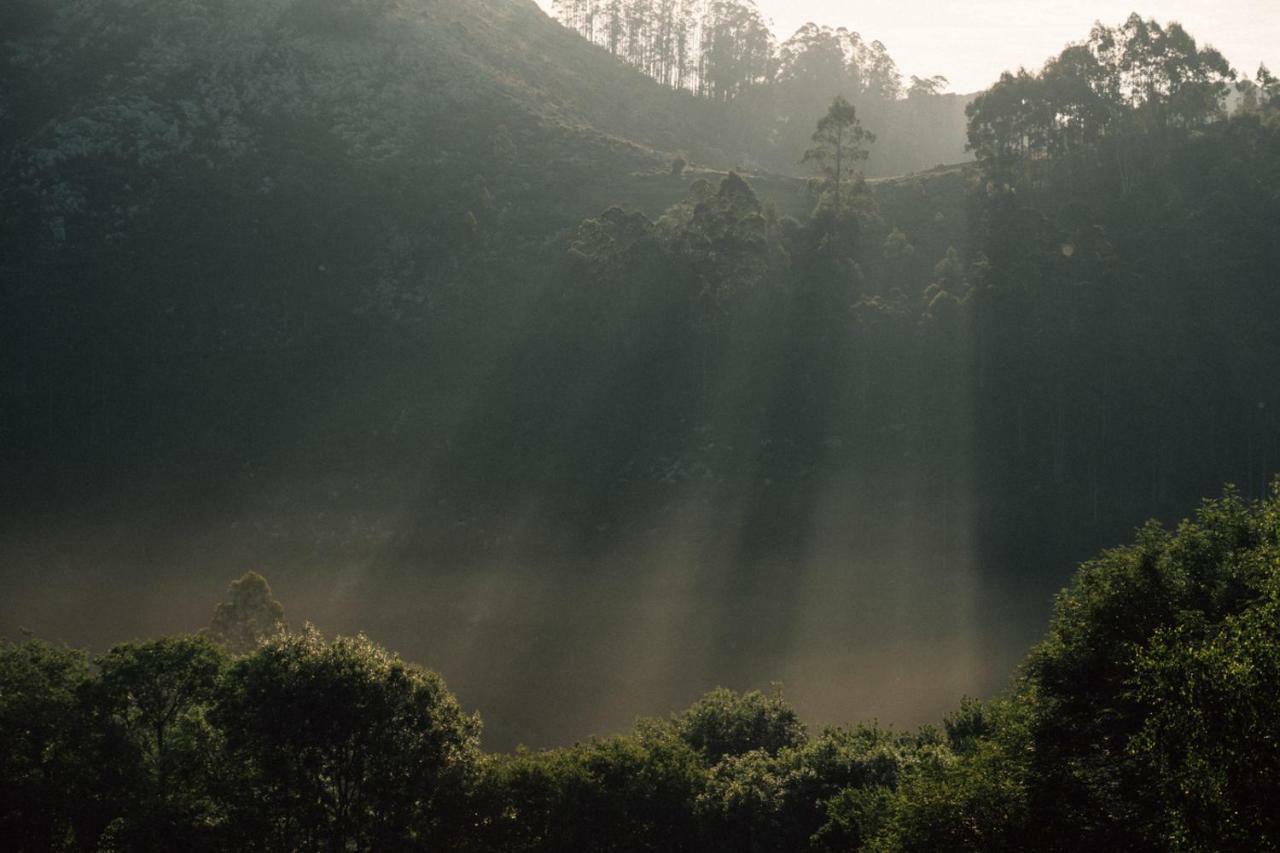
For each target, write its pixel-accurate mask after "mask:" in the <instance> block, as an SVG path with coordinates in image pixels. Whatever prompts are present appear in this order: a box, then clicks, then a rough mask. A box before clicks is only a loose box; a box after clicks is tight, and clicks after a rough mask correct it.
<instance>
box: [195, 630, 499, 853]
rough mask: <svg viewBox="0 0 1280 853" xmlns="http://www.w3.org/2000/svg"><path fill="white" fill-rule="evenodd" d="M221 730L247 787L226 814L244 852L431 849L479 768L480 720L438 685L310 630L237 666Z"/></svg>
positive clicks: (367, 646)
mask: <svg viewBox="0 0 1280 853" xmlns="http://www.w3.org/2000/svg"><path fill="white" fill-rule="evenodd" d="M213 719H214V720H215V721H216V723H217V724H218V725H219V727H220V728H221V729H222V732H223V735H224V737H225V738H226V744H227V752H228V757H229V758H230V760H232V761H233V762H234V764H235V765H236V766H237V767H239V768H240V770H241V773H242V777H243V778H242V779H241V780H240V783H239V785H237V786H236V787H235V789H234V792H233V795H232V801H231V803H230V807H231V811H232V820H231V825H232V829H233V831H234V832H236V833H238V834H239V835H240V836H241V839H240V843H241V844H242V845H244V846H242V847H241V848H240V849H245V848H252V849H256V848H258V847H260V846H265V847H267V848H268V849H286V850H346V849H351V847H352V846H353V845H354V847H355V849H360V850H403V849H407V848H409V847H411V846H413V840H414V839H418V840H419V841H420V842H425V843H427V844H432V843H434V841H435V840H437V839H438V838H439V836H441V835H442V834H444V833H446V832H447V831H448V829H449V826H450V821H449V819H448V817H447V814H448V812H449V809H447V808H446V804H448V803H450V802H451V798H452V797H453V795H454V794H455V793H456V792H458V791H460V790H464V789H465V786H466V785H467V784H468V781H469V778H470V776H471V773H472V771H473V770H474V768H475V765H476V761H477V758H478V741H479V729H480V722H479V719H478V718H477V717H474V716H469V715H467V714H465V713H463V711H462V709H461V707H460V706H459V705H458V701H457V699H455V698H454V696H453V695H452V694H451V693H450V692H449V691H448V689H447V688H446V686H445V683H444V680H443V679H442V678H440V676H439V675H437V674H435V673H434V672H429V671H427V670H425V669H421V668H419V667H416V666H413V665H411V664H407V663H405V662H404V661H402V660H401V659H400V658H399V657H397V656H396V655H393V654H391V653H390V652H388V651H386V650H385V649H382V648H380V647H378V646H377V645H375V644H374V643H372V642H370V641H369V640H368V639H367V638H365V637H363V636H358V637H338V638H337V639H334V640H332V641H328V640H325V639H324V638H323V637H322V636H321V635H320V634H319V632H318V631H316V630H315V629H314V628H312V627H311V626H307V628H306V629H305V630H303V631H302V632H301V633H298V634H282V635H279V636H277V637H274V638H271V639H268V640H267V641H266V642H264V643H263V644H262V645H261V646H260V647H259V648H258V649H257V650H256V651H255V652H253V653H252V654H250V655H248V656H247V657H244V658H241V659H240V660H239V661H237V662H236V663H235V664H234V665H233V666H232V668H231V670H230V672H229V673H228V677H227V679H226V684H225V687H224V689H223V692H222V695H221V697H220V701H219V702H218V705H217V707H216V709H215V711H214V714H213Z"/></svg>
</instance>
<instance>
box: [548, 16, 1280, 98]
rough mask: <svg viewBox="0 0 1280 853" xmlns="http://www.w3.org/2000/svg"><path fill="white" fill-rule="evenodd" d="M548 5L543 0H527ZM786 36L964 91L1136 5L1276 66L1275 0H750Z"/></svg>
mask: <svg viewBox="0 0 1280 853" xmlns="http://www.w3.org/2000/svg"><path fill="white" fill-rule="evenodd" d="M537 2H538V3H539V4H541V5H542V6H543V7H544V8H548V9H549V8H550V6H551V0H537ZM757 4H758V5H759V6H760V9H761V11H763V12H764V13H765V15H766V16H767V17H769V18H770V19H771V20H772V22H773V29H774V32H775V33H777V34H778V36H779V37H781V38H784V39H785V38H786V37H787V36H789V35H790V34H791V33H793V32H795V30H796V29H797V28H798V27H799V26H800V25H801V24H803V23H805V22H806V21H815V22H817V23H820V24H830V25H832V26H843V27H848V28H849V29H851V30H856V31H857V32H858V33H861V34H862V36H863V37H864V38H866V39H868V40H872V39H879V40H880V41H882V42H884V43H885V46H886V47H888V48H889V53H890V55H892V56H893V58H894V60H895V61H896V62H897V63H898V67H899V69H900V70H901V71H902V73H903V74H904V75H911V74H918V75H920V76H928V75H930V74H942V75H944V76H946V77H947V78H948V79H949V80H950V81H951V91H954V92H973V91H977V90H980V89H985V88H986V87H987V86H990V85H991V84H992V83H993V82H995V80H996V78H998V77H999V76H1000V72H1002V71H1005V70H1011V69H1016V68H1017V67H1019V66H1026V67H1027V68H1039V67H1040V66H1041V65H1042V64H1043V63H1044V61H1045V60H1046V59H1048V58H1049V57H1050V56H1053V55H1055V54H1057V53H1058V52H1059V51H1060V50H1061V49H1062V48H1063V47H1064V46H1065V45H1066V44H1067V42H1072V41H1080V40H1081V39H1084V38H1085V37H1087V36H1088V34H1089V28H1090V27H1091V26H1092V25H1093V22H1094V21H1097V20H1101V21H1102V22H1103V23H1106V24H1118V23H1120V22H1121V21H1123V20H1124V19H1125V18H1127V17H1129V13H1130V12H1138V13H1139V14H1141V15H1143V16H1144V17H1148V18H1156V19H1157V20H1159V21H1161V22H1162V23H1164V22H1168V21H1179V22H1181V23H1182V25H1183V26H1184V27H1186V28H1187V31H1188V32H1190V33H1191V34H1192V35H1193V36H1195V37H1196V39H1197V40H1199V41H1200V43H1202V44H1204V43H1208V44H1211V45H1213V46H1214V47H1216V48H1218V50H1220V51H1222V53H1223V54H1224V55H1225V56H1226V57H1227V60H1228V61H1230V62H1231V64H1232V65H1233V66H1234V67H1235V68H1236V70H1238V71H1240V72H1241V73H1244V74H1248V75H1249V76H1250V77H1252V76H1253V73H1254V71H1256V70H1257V67H1258V63H1259V62H1265V63H1267V65H1268V66H1269V67H1270V68H1271V69H1272V70H1273V71H1275V70H1278V69H1280V0H1158V2H1141V0H1074V2H1073V0H757Z"/></svg>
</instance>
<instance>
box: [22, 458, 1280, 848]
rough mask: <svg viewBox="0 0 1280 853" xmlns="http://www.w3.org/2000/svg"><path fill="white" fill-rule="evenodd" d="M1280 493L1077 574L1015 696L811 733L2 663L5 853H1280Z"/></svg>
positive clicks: (133, 648) (317, 658)
mask: <svg viewBox="0 0 1280 853" xmlns="http://www.w3.org/2000/svg"><path fill="white" fill-rule="evenodd" d="M1278 611H1280V484H1277V486H1276V489H1275V491H1274V493H1273V496H1272V497H1271V498H1270V499H1268V500H1266V501H1262V502H1255V503H1252V504H1249V503H1246V502H1244V501H1243V500H1241V499H1240V498H1239V497H1238V496H1237V495H1236V494H1235V493H1234V492H1231V491H1229V492H1228V493H1227V494H1226V496H1225V497H1223V498H1222V499H1220V500H1216V501H1207V502H1205V503H1204V504H1203V506H1202V507H1201V509H1200V511H1199V512H1198V513H1197V514H1196V516H1195V518H1194V519H1192V520H1188V521H1184V522H1183V523H1182V524H1181V525H1180V526H1179V527H1178V528H1177V529H1176V530H1173V531H1169V530H1166V529H1164V528H1162V527H1160V526H1158V525H1155V524H1150V525H1147V526H1146V527H1144V528H1143V529H1142V530H1141V531H1140V532H1139V535H1138V538H1137V540H1136V541H1135V542H1134V543H1133V544H1132V545H1129V546H1126V547H1122V548H1116V549H1113V550H1110V551H1107V552H1105V553H1104V554H1102V555H1101V556H1099V557H1097V558H1096V559H1094V560H1092V561H1090V562H1088V563H1086V564H1084V565H1083V566H1082V567H1081V568H1080V571H1079V573H1078V574H1077V576H1076V579H1075V581H1074V583H1073V584H1072V585H1071V587H1070V588H1069V589H1067V590H1065V591H1064V592H1062V593H1061V595H1060V596H1059V598H1058V601H1057V605H1056V609H1055V615H1054V618H1053V621H1052V623H1051V625H1050V628H1049V632H1048V635H1047V637H1046V638H1045V639H1044V641H1043V642H1041V643H1040V644H1039V645H1038V646H1037V647H1036V648H1035V649H1034V650H1033V651H1032V653H1031V655H1030V657H1029V658H1028V659H1027V662H1026V664H1025V666H1024V668H1023V670H1022V673H1021V674H1020V676H1019V677H1018V679H1017V680H1016V681H1015V683H1014V685H1013V686H1012V687H1011V688H1010V690H1009V691H1008V692H1007V694H1006V695H1005V696H1003V697H1001V698H999V699H996V700H993V701H991V702H989V703H987V704H980V703H977V702H974V701H965V702H964V703H963V704H962V705H961V707H960V708H959V709H958V710H957V711H956V712H955V713H953V714H952V715H950V716H948V717H947V718H946V719H945V720H944V722H943V725H942V726H941V727H925V728H923V729H921V730H919V731H917V732H913V733H895V732H892V731H887V730H884V729H881V728H878V727H876V726H857V727H853V728H833V729H828V730H824V731H822V732H819V733H817V734H813V735H811V734H809V733H808V732H807V731H806V729H805V727H804V726H803V725H802V724H801V723H800V721H799V720H798V718H797V716H796V714H795V712H794V711H793V710H792V709H791V708H790V707H789V706H788V705H787V704H786V702H785V701H784V700H783V699H782V697H781V695H780V693H777V692H774V693H772V694H767V695H766V694H762V693H759V692H749V693H735V692H733V691H730V690H723V689H721V690H715V691H713V692H711V693H709V694H707V695H706V696H705V697H703V698H702V699H701V700H699V701H698V702H697V703H695V704H694V705H693V706H692V707H690V708H689V709H688V710H686V711H683V712H681V713H679V714H676V715H674V716H672V717H671V718H669V719H665V720H661V719H647V720H640V721H639V722H637V723H636V725H635V728H634V729H633V731H631V732H629V733H627V734H623V735H618V736H615V737H610V738H604V739H593V740H590V741H587V742H584V743H579V744H576V745H574V746H572V747H569V748H565V749H553V750H546V751H539V752H530V751H527V750H523V749H522V750H519V751H517V752H515V753H512V754H491V755H484V754H481V753H480V752H479V751H478V749H477V737H478V721H477V719H476V718H474V717H469V716H467V715H465V714H464V713H463V712H462V711H461V710H460V709H459V707H458V705H457V702H456V700H455V699H454V698H453V697H452V696H451V695H450V694H449V693H448V692H447V691H446V689H445V687H444V684H443V682H442V681H441V680H440V679H439V677H438V676H436V675H435V674H433V673H430V672H426V671H424V670H421V669H419V668H417V667H414V666H411V665H408V664H405V663H403V662H402V661H400V660H399V659H398V658H397V657H395V656H394V655H391V654H389V653H387V652H386V651H384V650H382V649H380V648H379V647H377V646H376V645H374V644H373V643H371V642H370V641H369V640H367V639H366V638H364V637H357V638H354V639H352V638H339V639H336V640H333V641H327V640H325V639H323V638H322V637H321V636H320V635H319V634H318V633H317V632H316V631H315V630H314V629H313V628H310V627H308V628H306V629H305V630H303V631H302V632H301V633H297V634H286V635H277V636H273V637H270V638H267V639H264V640H263V641H262V642H261V644H260V645H259V646H258V648H256V649H254V650H252V651H250V652H248V653H247V654H245V655H241V656H236V657H233V656H231V655H230V654H229V653H228V652H227V651H225V650H224V649H223V648H221V647H219V646H216V645H214V644H213V643H211V642H210V641H209V640H207V639H204V638H174V639H167V640H159V641H152V642H145V643H131V644H127V645H122V646H118V647H116V648H114V649H112V650H111V651H110V652H108V653H107V654H105V655H103V656H101V657H99V658H97V659H96V660H95V661H93V663H92V665H90V664H89V663H88V661H87V660H86V658H85V656H84V655H82V654H79V653H77V652H72V651H68V650H63V649H59V648H56V647H53V646H50V645H47V644H44V643H41V642H38V641H35V640H27V641H25V642H21V643H5V644H4V645H3V646H2V647H0V736H2V737H3V739H4V743H5V744H6V750H5V754H4V757H3V763H0V792H3V795H4V796H3V803H4V808H3V811H2V812H0V838H3V840H4V841H5V842H6V849H10V850H15V851H46V850H120V849H127V850H137V851H144V850H173V849H193V850H264V851H290V850H317V851H318V850H335V849H337V850H352V849H354V850H459V851H471V850H475V851H481V850H483V851H565V850H575V851H628V853H640V851H660V850H661V851H684V850H687V851H694V850H699V851H721V850H723V851H726V853H728V851H736V853H740V851H759V852H760V853H765V851H768V852H769V853H797V851H815V853H817V851H853V850H867V851H883V852H884V853H888V851H921V853H923V852H924V851H937V850H949V851H965V850H972V851H1028V853H1030V851H1047V850H1061V851H1086V850H1139V851H1141V850H1150V851H1170V850H1171V851H1205V850H1236V849H1241V850H1243V849H1250V850H1257V851H1268V850H1275V849H1277V844H1276V841H1275V839H1276V829H1277V827H1276V817H1275V814H1274V809H1273V808H1271V806H1272V805H1273V804H1274V801H1275V797H1276V796H1277V795H1280V777H1278V776H1277V773H1276V767H1277V766H1278V762H1280V747H1278V745H1277V744H1278V742H1280V741H1278V738H1280V714H1278V713H1277V709H1276V704H1275V702H1274V701H1273V699H1274V697H1273V696H1272V691H1273V688H1274V683H1275V678H1276V677H1277V675H1280V652H1278V651H1277V650H1280V629H1278V625H1280V622H1277V612H1278Z"/></svg>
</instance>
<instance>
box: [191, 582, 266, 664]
mask: <svg viewBox="0 0 1280 853" xmlns="http://www.w3.org/2000/svg"><path fill="white" fill-rule="evenodd" d="M283 630H284V607H283V606H282V605H281V604H280V602H278V601H276V599H275V596H274V595H272V593H271V584H269V583H267V579H266V578H264V577H263V576H262V575H260V574H258V573H257V572H245V573H244V575H243V576H242V577H241V578H240V579H239V580H235V581H232V582H231V586H230V588H229V589H228V590H227V600H226V601H224V602H222V603H221V604H219V605H218V608H217V610H215V611H214V614H213V621H211V622H210V623H209V627H208V628H205V629H204V631H203V632H202V633H203V634H204V635H205V636H207V637H208V638H209V639H211V640H213V641H214V642H215V643H218V644H219V645H221V646H224V647H225V648H226V649H227V650H228V651H230V652H231V653H232V654H237V655H243V654H248V653H249V652H251V651H253V650H254V649H255V648H257V647H258V644H259V643H261V642H262V641H263V640H264V639H265V638H267V637H271V636H275V635H277V634H279V633H280V632H281V631H283Z"/></svg>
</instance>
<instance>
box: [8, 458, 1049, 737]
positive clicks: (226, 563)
mask: <svg viewBox="0 0 1280 853" xmlns="http://www.w3.org/2000/svg"><path fill="white" fill-rule="evenodd" d="M762 488H764V489H765V490H766V491H767V489H768V487H762ZM731 491H732V490H731V489H727V488H726V487H723V486H721V487H718V488H691V489H686V490H685V492H686V494H685V495H683V496H682V497H680V498H678V499H676V500H673V501H671V502H670V503H669V504H667V505H666V506H664V507H662V508H661V509H659V510H656V511H654V512H653V513H651V514H650V515H649V516H648V517H646V518H643V519H635V520H634V521H633V523H630V524H628V526H627V528H626V529H619V530H601V531H596V536H595V537H594V538H593V540H592V541H591V542H590V543H589V544H583V543H582V541H581V540H580V539H579V538H575V537H573V536H567V535H566V536H564V537H557V536H556V535H554V532H553V531H551V530H550V529H549V528H548V527H547V526H545V524H544V521H543V520H542V519H541V518H540V517H539V512H538V508H537V507H535V506H530V507H528V508H527V509H526V510H524V511H517V512H513V513H510V514H509V515H508V516H507V517H504V518H503V519H502V520H501V521H494V520H490V521H489V522H488V523H486V524H485V525H484V529H483V530H476V529H470V530H467V529H465V528H467V526H468V525H467V524H466V523H465V522H460V521H452V522H450V521H448V520H447V519H446V520H444V521H442V520H441V519H440V518H436V517H432V516H431V514H430V513H425V512H423V511H421V510H418V509H414V510H398V511H397V510H383V511H378V512H369V511H363V512H362V511H353V510H351V509H349V508H344V507H342V506H341V505H335V506H334V507H333V508H331V509H325V510H315V509H312V510H308V511H298V510H282V509H272V508H271V507H270V505H269V504H270V501H267V502H266V505H264V506H244V507H240V508H237V509H235V510H231V509H228V510H226V511H224V512H219V513H210V512H208V511H207V510H201V511H200V512H198V513H197V512H196V511H195V510H194V509H190V510H188V509H186V508H184V506H183V505H182V503H181V502H180V501H174V502H165V501H163V500H160V501H158V502H157V504H156V505H154V506H152V507H150V508H137V507H135V508H131V509H122V510H120V511H119V512H117V513H112V512H111V511H109V510H107V511H101V512H100V513H99V515H98V516H97V517H90V516H88V515H81V516H78V517H73V516H68V515H61V516H59V517H50V518H47V519H45V520H43V521H41V520H31V519H28V520H26V521H24V522H23V523H22V524H21V525H15V526H12V527H11V528H9V529H6V530H4V532H3V534H2V535H0V565H2V566H3V575H4V576H3V581H4V586H5V589H6V590H7V594H6V595H5V596H4V597H3V603H0V624H2V625H3V626H4V631H5V633H6V634H12V633H14V632H16V629H17V628H18V627H19V626H21V627H25V628H28V629H30V630H32V631H34V632H35V633H36V634H37V635H39V636H41V637H44V638H48V639H53V640H58V641H63V642H66V643H69V644H72V645H77V646H80V645H83V646H88V647H91V648H94V649H103V648H105V647H106V646H107V645H109V644H111V643H113V642H117V641H122V640H127V639H132V638H136V637H142V636H155V635H159V634H169V633H181V632H187V631H194V630H197V629H198V628H200V627H201V626H203V625H204V624H206V623H207V621H208V619H209V617H210V615H211V613H212V611H213V607H214V605H215V604H216V602H217V601H219V600H220V598H221V596H222V594H223V592H224V590H225V586H226V584H227V583H228V582H229V581H230V580H232V579H233V578H235V577H237V576H238V575H239V574H241V573H242V572H244V571H245V570H248V569H251V568H252V569H258V570H260V571H263V572H264V573H266V575H267V576H268V578H269V579H270V580H271V582H272V584H273V586H274V588H275V591H276V594H277V597H278V598H279V599H280V600H281V601H282V602H283V603H284V604H285V607H286V614H287V617H288V619H289V621H290V623H291V624H293V625H295V626H297V625H300V624H301V623H302V622H303V621H311V622H314V623H315V624H316V625H317V626H318V627H320V628H321V629H322V630H323V631H325V632H326V633H351V632H356V631H364V632H366V633H368V634H369V635H370V636H371V637H372V638H374V639H375V640H377V641H378V642H380V643H384V644H386V645H388V646H389V647H391V648H393V649H395V650H396V651H398V652H400V653H401V654H402V655H404V656H405V657H406V658H408V659H410V660H413V661H416V662H420V663H422V664H425V665H427V666H429V667H432V668H434V669H437V670H439V671H440V672H441V673H442V674H443V675H444V676H445V677H446V678H447V680H448V682H449V684H450V686H451V687H452V688H453V689H455V690H456V691H457V692H458V694H459V696H460V698H461V699H462V701H463V702H464V704H465V705H466V706H467V707H468V708H470V709H475V710H479V711H480V712H481V714H482V716H483V717H484V720H485V724H486V745H487V746H488V747H489V748H499V749H505V748H510V747H512V746H514V745H515V744H516V743H525V744H528V745H535V746H541V745H550V744H561V743H569V742H572V741H574V740H576V739H580V738H583V737H586V736H589V735H592V734H606V733H610V732H614V731H618V730H621V729H624V728H626V727H627V726H629V725H630V724H631V723H632V721H633V720H634V719H635V718H636V717H637V716H642V715H665V714H667V713H670V712H671V711H674V710H676V709H678V708H681V707H683V706H685V705H687V704H689V703H690V702H691V701H692V700H693V699H695V698H696V697H697V696H699V695H700V694H701V693H703V692H705V691H706V690H708V689H710V688H712V687H715V686H719V685H726V686H731V687H734V688H739V689H745V688H757V687H758V688H767V687H768V686H769V684H770V683H771V682H781V683H782V684H783V685H784V688H785V691H786V694H787V696H788V698H789V699H790V700H791V701H793V702H794V703H795V704H796V706H797V707H798V708H799V710H800V711H801V713H802V714H803V716H804V718H805V719H806V721H807V722H809V723H810V724H811V725H822V724H829V723H839V722H854V721H858V720H866V719H870V718H876V719H878V720H879V721H880V722H882V723H889V724H895V725H901V726H910V725H915V724H918V723H923V722H927V721H936V720H938V719H939V718H940V717H941V716H942V714H944V713H945V712H947V711H948V710H949V709H951V708H953V707H955V705H956V703H957V701H958V700H959V699H960V697H961V696H963V695H966V694H968V695H988V694H989V693H991V692H992V691H993V690H997V689H999V687H1000V686H1001V685H1002V684H1003V683H1005V682H1006V681H1007V679H1008V678H1009V677H1010V676H1011V675H1012V672H1013V668H1014V666H1015V664H1016V661H1017V660H1018V659H1019V658H1020V657H1021V655H1022V654H1023V653H1024V652H1025V649H1026V645H1027V643H1029V642H1030V641H1031V639H1032V638H1034V637H1035V636H1036V635H1037V634H1038V633H1039V632H1040V631H1041V629H1042V628H1043V621H1042V620H1043V618H1044V617H1045V615H1046V614H1047V610H1048V604H1049V602H1048V596H1047V594H1046V595H1043V596H1036V598H1037V599H1038V600H1029V599H1028V600H1022V601H1018V600H1015V598H1014V597H1013V596H1011V595H1008V594H1004V593H996V592H995V591H993V589H992V588H991V587H992V584H991V583H990V582H988V581H986V580H984V577H988V575H986V574H984V572H983V570H982V567H980V566H979V565H976V563H975V558H974V557H973V556H972V553H973V550H974V548H973V544H972V537H971V532H972V531H970V530H969V529H968V526H967V524H966V523H964V521H963V520H959V521H957V520H955V519H953V520H951V521H950V522H949V523H948V524H946V525H944V524H942V523H941V520H942V514H941V513H939V512H937V511H936V507H935V506H930V505H926V504H928V503H929V502H928V501H925V500H923V499H921V500H920V501H919V502H916V501H913V500H912V499H910V497H909V495H908V496H906V497H903V496H899V499H897V500H895V499H893V498H892V496H889V497H887V499H886V501H885V502H884V503H882V504H880V505H868V502H867V501H866V500H865V499H853V498H850V497H848V495H849V490H848V489H847V488H842V487H841V485H840V484H839V483H837V482H831V483H828V484H827V485H826V487H825V488H824V487H818V488H815V489H813V490H812V491H811V492H810V493H809V494H807V495H806V500H807V501H808V504H809V506H810V509H809V510H808V511H807V512H806V514H805V516H804V519H803V521H801V522H797V521H796V520H795V519H790V520H788V521H787V522H786V523H784V524H782V523H779V522H778V520H777V519H774V520H773V521H772V522H771V521H770V520H769V519H765V518H760V517H758V515H757V516H756V517H754V518H753V517H751V516H752V513H753V512H756V513H758V511H759V510H758V506H757V508H756V510H754V511H753V510H750V508H749V505H751V504H756V505H758V504H759V503H760V497H759V494H756V495H755V496H754V497H753V498H751V499H748V498H747V497H742V498H740V499H738V500H734V499H733V498H732V497H731V496H729V495H727V494H726V493H727V492H731ZM903 491H904V492H909V491H910V488H904V490H903ZM842 495H843V496H844V497H841V496H842ZM784 503H786V502H784ZM788 505H792V506H793V505H794V504H793V503H791V504H788ZM449 528H453V529H452V530H451V529H449ZM944 528H945V529H944ZM460 542H461V543H465V544H459V543H460Z"/></svg>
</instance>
